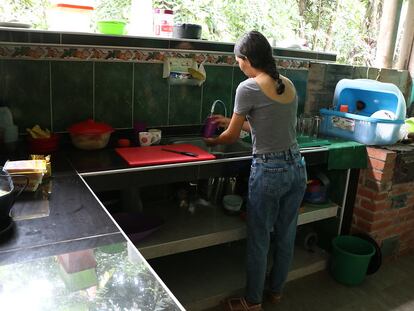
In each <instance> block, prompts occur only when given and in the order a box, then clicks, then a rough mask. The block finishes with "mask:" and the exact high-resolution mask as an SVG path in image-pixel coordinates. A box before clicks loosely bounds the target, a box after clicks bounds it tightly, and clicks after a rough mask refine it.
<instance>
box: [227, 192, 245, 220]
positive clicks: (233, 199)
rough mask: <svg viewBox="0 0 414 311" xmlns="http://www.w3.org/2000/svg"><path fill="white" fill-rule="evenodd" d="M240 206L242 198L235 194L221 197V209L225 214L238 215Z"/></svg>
mask: <svg viewBox="0 0 414 311" xmlns="http://www.w3.org/2000/svg"><path fill="white" fill-rule="evenodd" d="M242 205H243V198H242V197H241V196H239V195H237V194H228V195H225V196H224V197H223V207H224V211H225V212H226V213H227V214H230V215H236V214H239V213H240V209H241V207H242Z"/></svg>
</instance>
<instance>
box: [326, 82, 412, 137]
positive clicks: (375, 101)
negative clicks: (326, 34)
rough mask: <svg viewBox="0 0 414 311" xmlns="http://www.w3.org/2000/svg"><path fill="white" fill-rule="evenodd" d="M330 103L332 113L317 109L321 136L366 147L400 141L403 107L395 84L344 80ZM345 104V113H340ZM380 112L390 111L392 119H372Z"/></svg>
mask: <svg viewBox="0 0 414 311" xmlns="http://www.w3.org/2000/svg"><path fill="white" fill-rule="evenodd" d="M333 104H334V108H333V109H332V110H328V109H321V110H320V113H321V116H322V122H321V126H320V133H321V134H323V135H327V136H336V137H342V138H346V139H350V140H355V141H357V142H360V143H363V144H367V145H388V144H394V143H395V142H397V141H398V140H399V139H400V128H401V126H402V125H403V124H404V119H405V114H406V105H405V100H404V97H403V95H402V93H401V91H400V90H399V89H398V87H396V86H395V85H393V84H391V83H383V82H378V81H373V80H366V79H355V80H349V79H343V80H341V81H339V82H338V84H337V85H336V88H335V94H334V100H333ZM345 105H346V106H347V107H348V112H343V111H340V110H341V107H343V106H345ZM380 110H385V111H389V112H391V114H392V115H394V116H395V120H389V119H378V118H373V117H371V115H373V114H374V113H376V112H377V111H380Z"/></svg>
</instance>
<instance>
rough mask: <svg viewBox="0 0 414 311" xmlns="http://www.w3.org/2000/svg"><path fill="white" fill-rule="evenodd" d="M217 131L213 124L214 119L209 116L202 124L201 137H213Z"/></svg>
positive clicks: (215, 125)
mask: <svg viewBox="0 0 414 311" xmlns="http://www.w3.org/2000/svg"><path fill="white" fill-rule="evenodd" d="M216 130H217V123H215V122H214V117H213V116H211V115H210V116H209V117H207V119H206V122H205V123H204V130H203V137H205V138H209V137H213V136H214V134H215V133H216Z"/></svg>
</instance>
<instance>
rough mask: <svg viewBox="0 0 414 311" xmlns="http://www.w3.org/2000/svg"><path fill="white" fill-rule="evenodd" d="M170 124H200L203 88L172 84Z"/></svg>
mask: <svg viewBox="0 0 414 311" xmlns="http://www.w3.org/2000/svg"><path fill="white" fill-rule="evenodd" d="M169 108H170V109H169V115H168V125H185V124H200V122H201V88H200V87H198V86H184V85H171V86H170V107H169Z"/></svg>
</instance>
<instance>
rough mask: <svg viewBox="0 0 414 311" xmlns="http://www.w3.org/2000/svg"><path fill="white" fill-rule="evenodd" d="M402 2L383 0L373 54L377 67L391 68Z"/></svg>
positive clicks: (398, 0) (399, 0)
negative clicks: (374, 53)
mask: <svg viewBox="0 0 414 311" xmlns="http://www.w3.org/2000/svg"><path fill="white" fill-rule="evenodd" d="M402 2H403V0H384V5H383V6H382V17H381V23H380V31H379V35H378V39H377V53H376V55H375V66H376V67H378V68H392V61H393V56H394V50H395V41H396V39H397V33H398V24H399V21H400V14H401V7H402Z"/></svg>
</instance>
